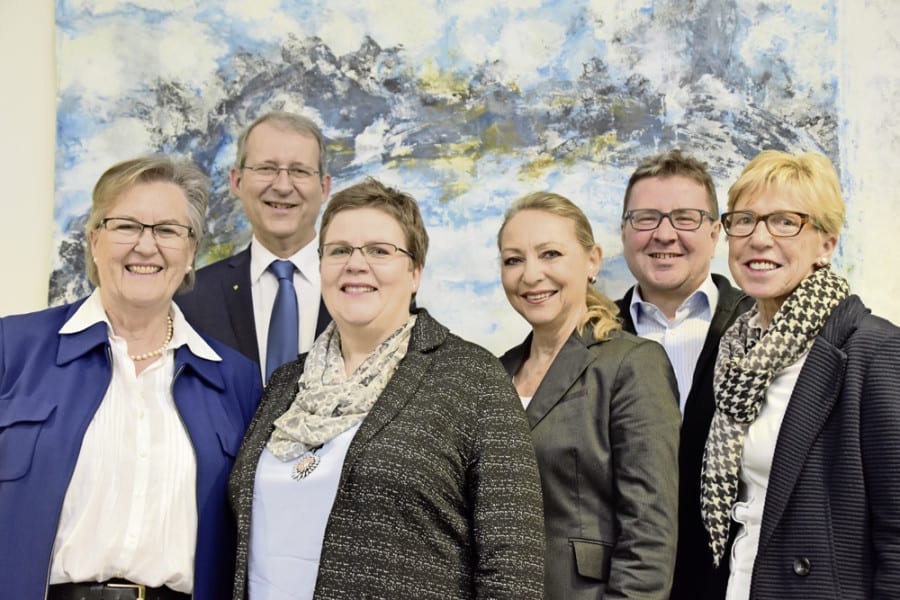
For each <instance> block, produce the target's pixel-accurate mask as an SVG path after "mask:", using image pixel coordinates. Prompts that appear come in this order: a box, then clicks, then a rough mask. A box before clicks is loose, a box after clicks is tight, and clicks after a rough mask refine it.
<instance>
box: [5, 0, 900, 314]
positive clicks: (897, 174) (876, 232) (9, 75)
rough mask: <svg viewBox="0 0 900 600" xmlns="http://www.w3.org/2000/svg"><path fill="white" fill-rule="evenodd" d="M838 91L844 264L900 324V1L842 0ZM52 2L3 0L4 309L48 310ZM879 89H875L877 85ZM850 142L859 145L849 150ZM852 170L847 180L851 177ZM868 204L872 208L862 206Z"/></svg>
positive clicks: (860, 289) (859, 289)
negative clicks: (848, 237)
mask: <svg viewBox="0 0 900 600" xmlns="http://www.w3.org/2000/svg"><path fill="white" fill-rule="evenodd" d="M839 4H840V13H839V20H840V23H841V24H843V26H842V27H841V32H840V40H839V44H840V46H841V52H842V63H843V68H842V70H841V78H840V89H841V99H840V106H839V111H840V113H841V115H840V118H841V120H842V122H843V132H842V133H843V135H844V136H845V139H843V140H842V142H844V144H843V145H842V147H843V148H844V154H843V156H842V161H841V162H842V166H843V168H844V170H845V183H847V182H848V181H850V182H852V185H850V186H849V187H850V189H849V190H845V192H847V193H848V195H849V197H848V204H849V206H850V211H851V214H849V215H848V219H847V231H849V232H851V233H852V237H853V238H854V239H857V240H862V243H861V244H860V245H859V247H857V248H852V249H848V252H847V253H846V255H845V257H844V261H843V262H844V264H843V270H844V271H845V272H846V274H847V275H848V276H849V278H850V283H851V288H852V289H853V290H854V291H855V292H856V293H859V294H860V295H861V296H862V297H863V300H864V301H865V302H866V303H867V304H868V305H869V306H870V307H871V308H872V309H873V311H874V312H875V313H878V314H881V315H883V316H885V317H887V318H889V319H891V320H893V321H894V322H896V323H900V301H898V298H900V235H897V234H896V231H897V228H898V227H900V192H898V190H900V169H898V168H897V163H898V161H900V135H898V133H897V132H898V131H900V123H898V121H900V117H898V114H900V113H898V112H897V111H896V110H895V107H894V106H892V104H893V100H894V99H896V98H897V97H900V75H898V73H897V71H896V68H895V67H894V66H893V65H895V64H896V57H897V50H896V48H895V44H896V38H895V34H894V32H895V29H896V26H897V24H898V23H900V3H896V2H893V1H891V0H882V1H879V2H870V3H869V2H867V3H859V2H856V1H855V0H843V1H842V2H840V3H839ZM54 6H55V3H54V0H32V1H30V2H18V1H15V0H0V56H2V57H3V60H2V61H0V81H2V82H3V90H4V91H3V93H2V94H0V131H3V132H4V133H5V136H4V139H3V142H4V143H3V144H0V169H2V170H0V173H2V177H3V181H4V185H3V188H4V189H3V193H2V197H0V224H2V234H0V275H2V281H3V291H2V292H0V316H2V315H8V314H13V313H17V312H26V311H31V310H37V309H40V308H43V307H45V306H46V304H47V289H48V277H49V274H50V265H51V256H50V235H51V229H52V227H53V218H52V217H53V206H54V196H53V195H54V186H53V161H54V147H55V124H56V113H55V110H56V106H55V104H56V65H55V60H54V48H55V39H54V35H55V29H54V27H55V23H54V12H53V11H54ZM873 92H875V93H873ZM849 148H853V149H854V150H852V151H851V150H848V149H849ZM848 178H849V179H848ZM863 207H866V208H867V209H866V210H862V208H863Z"/></svg>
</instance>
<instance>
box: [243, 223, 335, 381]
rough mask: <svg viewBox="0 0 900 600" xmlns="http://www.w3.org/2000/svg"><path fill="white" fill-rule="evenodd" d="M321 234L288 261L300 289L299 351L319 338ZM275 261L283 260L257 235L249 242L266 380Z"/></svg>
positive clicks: (252, 290)
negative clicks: (317, 332)
mask: <svg viewBox="0 0 900 600" xmlns="http://www.w3.org/2000/svg"><path fill="white" fill-rule="evenodd" d="M318 247H319V237H318V236H316V237H314V238H313V239H312V241H311V242H310V243H308V244H307V245H305V246H303V248H301V249H300V251H299V252H297V253H296V254H294V255H293V256H290V257H288V258H287V259H285V260H289V261H291V262H292V263H294V266H295V267H296V270H294V289H295V290H296V291H297V305H298V307H297V308H298V310H299V311H300V312H299V313H298V314H299V315H300V330H299V331H298V332H297V333H298V336H297V340H298V341H299V344H300V346H299V348H297V352H298V354H299V353H303V352H308V351H309V349H310V348H311V347H312V344H313V342H314V341H315V339H316V321H317V320H318V318H319V303H320V302H321V296H322V284H321V278H320V277H319V255H318V254H317V252H316V251H317V249H318ZM273 260H280V259H279V257H277V256H275V255H274V254H272V252H270V251H269V250H268V249H267V248H266V247H265V246H263V245H262V244H261V243H260V242H259V240H257V239H256V236H253V240H252V241H251V242H250V293H251V296H252V297H253V319H254V324H255V325H256V343H257V345H258V346H259V365H260V373H261V374H262V379H263V381H265V380H266V347H267V344H266V342H267V340H268V337H269V320H270V319H271V318H272V305H274V304H275V295H276V294H277V293H278V278H277V277H276V276H275V274H274V273H272V272H271V271H269V265H270V264H272V261H273Z"/></svg>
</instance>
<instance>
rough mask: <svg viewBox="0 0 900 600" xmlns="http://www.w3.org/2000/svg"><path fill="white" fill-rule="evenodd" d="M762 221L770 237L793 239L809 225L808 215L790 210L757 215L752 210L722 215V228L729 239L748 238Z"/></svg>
mask: <svg viewBox="0 0 900 600" xmlns="http://www.w3.org/2000/svg"><path fill="white" fill-rule="evenodd" d="M760 221H762V222H763V223H765V224H766V229H767V230H768V231H769V234H770V235H771V236H772V237H794V236H795V235H797V234H799V233H800V230H801V229H803V226H804V225H806V224H807V223H809V215H808V214H806V213H799V212H794V211H790V210H779V211H777V212H771V213H768V214H765V215H758V214H756V213H755V212H753V211H752V210H735V211H732V212H727V213H722V227H724V228H725V233H727V234H728V235H729V236H731V237H739V238H741V237H749V236H751V235H753V232H754V231H756V226H757V225H759V222H760Z"/></svg>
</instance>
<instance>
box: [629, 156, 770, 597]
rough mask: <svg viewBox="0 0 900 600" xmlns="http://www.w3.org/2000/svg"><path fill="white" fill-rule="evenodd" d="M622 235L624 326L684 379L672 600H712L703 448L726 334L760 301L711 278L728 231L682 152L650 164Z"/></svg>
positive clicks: (705, 178) (701, 174) (633, 186)
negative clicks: (661, 352)
mask: <svg viewBox="0 0 900 600" xmlns="http://www.w3.org/2000/svg"><path fill="white" fill-rule="evenodd" d="M621 229H622V244H623V245H624V254H625V260H626V262H627V263H628V268H629V269H630V270H631V273H632V275H634V277H635V279H637V285H636V286H634V287H632V288H631V289H629V290H628V292H626V294H625V296H624V297H623V298H622V299H620V300H618V301H617V302H616V304H617V305H618V306H619V311H620V313H621V314H620V316H621V318H622V321H623V327H624V329H625V330H626V331H630V332H632V333H636V334H637V335H640V336H642V337H646V338H650V339H652V340H655V341H657V342H659V343H660V344H662V346H663V347H664V348H665V350H666V354H667V355H668V356H669V360H670V362H671V363H672V367H673V369H674V371H675V376H676V379H677V380H678V392H679V401H680V408H681V414H682V424H681V446H680V449H679V487H680V491H679V532H678V555H677V559H676V564H675V580H674V583H673V587H672V595H671V599H672V600H682V599H684V600H687V599H690V600H695V599H702V598H703V597H704V592H705V590H707V589H709V588H707V585H708V584H709V582H710V581H711V579H712V577H713V562H712V554H711V553H710V551H709V546H708V541H707V539H708V538H707V533H706V530H705V529H704V526H703V521H702V519H701V516H700V472H701V468H702V462H703V448H704V444H705V443H706V435H707V433H708V431H709V424H710V422H711V420H712V415H713V411H714V410H715V403H714V398H713V367H714V365H715V362H716V352H717V350H718V347H719V339H720V338H721V336H722V334H723V333H724V332H725V330H726V329H727V328H728V327H729V326H730V325H731V324H732V323H733V322H734V319H735V318H736V317H737V316H738V315H740V314H741V313H743V312H744V311H746V310H747V309H749V308H750V306H751V305H752V303H753V301H752V299H751V298H749V297H747V296H745V295H744V294H743V292H741V291H740V290H739V289H737V288H735V287H733V286H732V285H731V284H730V283H729V281H728V280H727V279H726V278H725V277H723V276H721V275H718V274H710V261H711V260H712V258H713V255H714V254H715V249H716V244H717V243H718V241H719V232H720V230H721V223H719V210H718V203H717V201H716V188H715V184H714V183H713V180H712V176H711V175H710V174H709V172H708V171H707V170H706V165H705V164H704V163H702V162H700V161H698V160H696V159H694V158H692V157H690V156H686V155H684V154H682V153H681V151H680V150H677V149H676V150H670V151H668V152H665V153H663V154H659V155H656V156H651V157H649V158H646V159H644V160H642V161H641V162H640V163H639V164H638V167H637V169H636V170H635V171H634V173H633V174H632V175H631V178H630V179H629V181H628V186H627V188H626V189H625V202H624V209H623V215H622V225H621ZM711 589H715V588H711Z"/></svg>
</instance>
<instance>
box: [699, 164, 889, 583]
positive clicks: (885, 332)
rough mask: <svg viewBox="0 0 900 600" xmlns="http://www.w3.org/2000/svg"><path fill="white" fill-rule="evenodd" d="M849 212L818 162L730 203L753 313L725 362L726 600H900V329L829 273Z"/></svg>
mask: <svg viewBox="0 0 900 600" xmlns="http://www.w3.org/2000/svg"><path fill="white" fill-rule="evenodd" d="M844 211H845V209H844V202H843V200H842V199H841V189H840V183H839V181H838V177H837V173H836V172H835V170H834V167H833V166H832V165H831V163H830V162H829V160H828V159H827V158H826V157H825V156H823V155H822V154H820V153H816V152H807V153H804V154H796V155H795V154H789V153H786V152H780V151H774V150H769V151H765V152H762V153H760V154H759V155H757V156H756V158H754V159H753V160H751V161H750V163H749V164H747V166H746V167H745V168H744V171H743V172H742V173H741V175H740V177H739V178H738V180H737V181H736V182H735V183H734V185H733V186H731V189H730V190H729V192H728V212H726V213H724V214H723V215H722V225H723V227H724V228H725V232H726V233H727V234H728V250H729V252H728V262H729V266H730V267H731V273H732V275H733V276H734V279H735V281H736V282H737V284H738V285H739V286H740V287H741V289H743V290H744V291H745V292H746V293H747V294H748V295H749V296H751V297H753V298H754V299H755V300H756V305H755V307H754V308H753V309H751V310H750V311H749V312H748V313H746V314H745V315H743V316H741V317H739V318H738V320H737V321H735V323H734V325H733V326H732V327H731V328H730V329H729V330H728V331H727V332H726V333H725V335H724V336H723V338H722V341H721V344H720V346H719V356H718V360H717V361H716V373H715V396H716V413H715V416H714V417H713V422H712V426H711V427H710V432H709V437H708V439H707V443H706V453H705V456H704V465H703V476H702V494H701V502H702V511H703V518H704V521H705V523H706V526H707V529H708V530H709V534H710V546H711V548H712V551H713V556H714V558H715V560H716V562H717V563H718V564H719V566H720V570H721V575H722V577H721V579H722V582H723V586H722V587H723V588H724V589H723V590H722V591H721V594H720V595H718V596H716V598H727V599H728V600H746V599H754V600H765V599H771V600H791V599H797V600H799V599H806V598H823V599H824V598H835V599H838V598H840V599H841V600H863V599H865V600H886V599H888V598H900V503H898V502H897V498H898V497H900V478H898V476H897V473H900V374H898V373H900V371H898V365H900V329H898V328H897V327H896V326H894V325H893V324H891V323H889V322H888V321H885V320H884V319H880V318H878V317H876V316H873V315H872V314H870V312H869V310H868V309H867V308H866V307H865V305H864V304H863V303H862V301H861V300H860V299H859V298H858V297H857V296H854V295H851V294H850V290H849V287H848V285H847V282H846V281H845V280H844V279H843V278H842V277H840V276H838V275H837V274H835V273H834V272H833V271H832V269H831V267H830V262H831V257H832V255H833V253H834V251H835V249H836V248H837V244H838V237H839V235H840V230H841V227H842V225H843V222H844Z"/></svg>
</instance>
